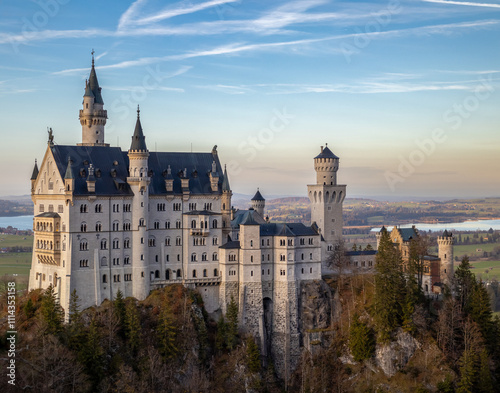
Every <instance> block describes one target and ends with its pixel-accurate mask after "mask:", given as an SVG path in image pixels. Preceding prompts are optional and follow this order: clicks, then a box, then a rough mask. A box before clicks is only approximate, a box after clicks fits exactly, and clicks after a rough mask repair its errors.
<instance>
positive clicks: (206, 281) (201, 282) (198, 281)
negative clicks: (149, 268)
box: [151, 277, 221, 289]
mask: <svg viewBox="0 0 500 393" xmlns="http://www.w3.org/2000/svg"><path fill="white" fill-rule="evenodd" d="M220 282H221V278H220V277H211V278H208V277H203V278H188V279H182V278H174V279H172V280H154V281H151V287H153V288H154V289H158V288H163V287H164V286H166V285H173V284H183V285H189V284H191V285H194V286H197V287H202V286H212V285H220Z"/></svg>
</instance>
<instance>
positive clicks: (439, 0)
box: [422, 0, 500, 8]
mask: <svg viewBox="0 0 500 393" xmlns="http://www.w3.org/2000/svg"><path fill="white" fill-rule="evenodd" d="M422 1H423V2H425V3H437V4H450V5H465V6H471V7H488V8H500V4H491V3H474V2H470V1H451V0H422Z"/></svg>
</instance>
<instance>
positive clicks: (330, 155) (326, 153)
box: [314, 146, 338, 159]
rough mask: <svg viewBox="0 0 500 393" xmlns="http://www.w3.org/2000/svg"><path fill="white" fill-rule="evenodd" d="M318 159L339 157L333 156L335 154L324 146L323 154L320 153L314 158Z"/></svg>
mask: <svg viewBox="0 0 500 393" xmlns="http://www.w3.org/2000/svg"><path fill="white" fill-rule="evenodd" d="M316 158H337V159H338V157H337V156H336V155H335V154H333V152H332V151H331V150H330V149H329V148H328V146H325V147H324V148H323V146H321V153H319V154H318V155H317V156H316V157H314V159H316Z"/></svg>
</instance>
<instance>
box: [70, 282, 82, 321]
mask: <svg viewBox="0 0 500 393" xmlns="http://www.w3.org/2000/svg"><path fill="white" fill-rule="evenodd" d="M68 311H69V323H70V324H75V323H79V322H80V298H79V296H78V295H77V294H76V289H73V291H72V292H71V295H70V298H69V308H68Z"/></svg>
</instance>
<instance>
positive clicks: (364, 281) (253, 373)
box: [0, 273, 499, 393]
mask: <svg viewBox="0 0 500 393" xmlns="http://www.w3.org/2000/svg"><path fill="white" fill-rule="evenodd" d="M467 274H468V273H467ZM461 277H465V276H461ZM472 277H473V276H472ZM377 280H378V279H377V277H374V276H372V275H368V274H349V275H346V274H341V275H339V276H332V277H327V278H326V283H327V284H328V285H326V284H324V283H323V284H321V283H320V282H314V283H310V284H307V285H303V286H301V295H300V296H301V304H302V305H301V309H300V326H301V331H302V335H303V344H304V347H303V350H302V354H301V361H300V364H299V366H298V367H297V369H296V370H295V372H294V373H293V374H292V375H290V378H289V379H288V381H286V383H285V381H283V380H279V379H278V378H277V377H276V375H275V373H274V369H273V363H272V359H271V358H269V357H267V358H266V357H261V356H260V352H259V349H258V347H257V346H256V345H255V341H254V340H253V339H251V338H249V337H245V335H244V334H243V333H242V332H238V331H237V330H236V329H235V326H236V323H237V316H236V315H237V312H236V310H237V309H236V310H235V309H234V307H236V305H234V307H232V306H229V308H228V313H227V315H226V318H225V319H224V320H223V319H219V317H217V316H215V315H212V316H210V315H208V314H207V313H206V312H205V310H204V308H203V304H202V300H201V297H200V296H199V295H198V294H197V293H196V292H193V291H191V290H188V289H186V288H184V287H182V286H181V285H171V286H168V287H166V288H164V289H161V290H155V291H153V292H152V293H151V294H150V296H149V297H148V298H147V299H146V300H144V301H141V302H138V301H136V300H135V299H133V298H127V299H124V300H122V299H121V298H120V296H118V299H117V300H115V301H113V302H110V301H105V302H104V303H103V304H102V305H101V306H99V307H92V308H90V309H87V310H84V311H83V312H81V311H79V310H78V307H77V304H78V301H77V300H75V299H76V298H75V297H73V301H72V307H71V312H70V317H71V323H70V324H67V325H63V324H62V323H61V319H60V313H59V312H58V306H57V304H56V303H55V301H54V299H55V298H54V295H53V294H52V295H51V293H50V291H48V292H45V293H41V292H40V291H39V290H38V291H32V292H31V293H29V294H27V295H23V296H20V297H19V298H18V299H17V303H16V304H17V307H16V315H17V317H16V327H17V331H18V341H17V353H16V367H17V374H16V375H17V380H16V383H17V387H16V389H13V388H12V389H10V390H6V391H13V392H14V391H20V390H21V389H22V390H23V391H33V392H37V393H39V392H40V393H43V392H66V391H74V392H165V391H166V392H193V393H194V392H221V393H222V392H269V393H274V392H276V393H278V392H282V391H284V390H285V389H286V390H287V391H289V392H297V393H299V392H301V393H302V392H309V393H316V392H317V393H320V392H342V393H344V392H345V393H350V392H353V393H359V392H377V393H380V392H401V393H406V392H408V393H410V392H419V393H424V392H438V391H439V392H454V391H455V388H458V387H460V386H462V384H463V381H464V378H465V373H466V370H465V369H463V356H464V355H463V354H464V353H466V352H464V351H467V350H468V349H467V348H468V347H467V345H469V344H467V341H464V338H465V337H467V335H470V337H473V339H474V340H475V341H474V342H476V344H475V345H476V348H475V351H476V352H474V354H477V358H475V359H476V360H475V362H476V363H475V364H476V365H474V366H473V367H474V373H476V374H475V375H479V374H477V373H482V375H483V378H486V379H485V380H487V381H490V382H491V381H494V379H493V378H495V377H494V375H495V373H496V372H497V371H498V367H497V366H498V356H499V354H498V352H499V351H498V349H499V348H498V346H496V344H492V343H496V340H497V339H498V337H497V336H496V337H497V338H494V337H493V336H492V337H490V338H487V336H484V337H485V338H484V339H482V338H481V334H483V333H480V332H482V331H483V329H486V328H487V329H493V330H488V331H491V333H492V334H494V335H496V333H494V332H496V331H497V330H495V329H498V322H493V321H492V320H491V310H490V311H485V310H484V309H483V311H481V312H482V314H477V313H476V311H474V310H475V309H474V307H476V305H474V304H477V305H479V304H482V303H474V304H473V303H470V304H469V303H466V308H462V307H461V306H460V307H459V304H458V303H457V302H458V301H459V299H458V298H457V300H455V299H452V298H447V299H446V300H445V301H444V302H443V301H437V300H430V299H423V298H421V297H420V298H419V297H417V298H414V300H413V303H412V304H413V306H412V308H411V309H410V313H407V312H406V311H405V312H404V313H403V314H404V315H407V316H410V318H409V319H408V318H407V317H405V318H406V319H403V320H399V319H398V320H396V324H395V325H393V326H392V327H391V328H390V330H388V332H389V333H388V336H386V338H385V339H384V338H383V334H382V333H383V332H384V328H383V325H381V319H380V315H385V314H384V313H382V314H380V313H379V312H376V310H377V309H378V310H380V308H379V307H381V306H380V305H377V300H376V299H377V297H376V294H377V293H380V292H377V291H376V290H375V286H376V285H378V284H377V282H378V281H377ZM385 281H387V280H384V282H385ZM468 282H469V284H467V285H469V286H470V285H472V284H471V282H472V281H468ZM478 285H479V284H478ZM460 288H462V290H463V288H465V287H463V286H461V287H460ZM471 288H476V287H474V286H472V287H471ZM477 288H480V287H477ZM496 290H497V291H498V285H497V287H496ZM407 291H408V288H405V287H404V285H403V287H400V288H398V293H399V294H400V295H404V294H405V293H409V292H407ZM404 296H406V295H404ZM404 296H403V298H400V299H408V297H404ZM484 301H485V302H486V303H484V304H488V301H487V300H484ZM404 302H405V303H404V304H408V303H407V300H404ZM2 304H4V305H6V304H7V303H6V299H5V292H3V294H2ZM401 304H403V303H401ZM468 304H469V305H468ZM467 307H469V308H467ZM470 307H472V308H470ZM396 308H397V307H396ZM396 308H395V309H396ZM440 310H441V311H440ZM235 312H236V313H235ZM488 313H489V314H488ZM403 314H402V315H403ZM5 315H6V306H4V308H3V310H2V314H1V315H0V320H1V321H2V326H1V332H0V333H1V337H2V340H1V351H2V354H0V357H1V358H3V359H4V360H5V359H6V352H5V351H6V350H7V344H8V343H7V342H6V334H5V332H6V330H7V326H6V319H5ZM402 315H400V316H399V317H398V318H401V317H402ZM479 315H482V316H479ZM488 315H490V316H488ZM452 317H453V318H454V319H453V318H452ZM450 318H452V319H450ZM398 321H399V322H398ZM476 321H477V322H476ZM450 323H454V325H453V326H452V327H451V329H452V330H451V331H453V334H450V325H449V324H450ZM492 340H493V341H492ZM488 348H496V349H491V352H488V351H489V350H488ZM481 349H483V352H481V351H480V350H481ZM483 355H484V356H486V358H485V359H486V360H485V361H486V362H487V363H483V360H481V359H482V358H481V356H483ZM471 356H472V355H471ZM474 356H476V355H474ZM485 364H487V365H488V366H485ZM485 367H486V368H485ZM490 370H491V373H490ZM485 373H487V374H485ZM474 381H476V382H474V383H479V382H477V381H478V380H477V378H476V379H474ZM491 383H493V382H491ZM458 391H459V390H457V392H458ZM460 391H461V392H469V391H470V392H476V391H483V390H460ZM484 391H488V392H490V391H494V390H484Z"/></svg>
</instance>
